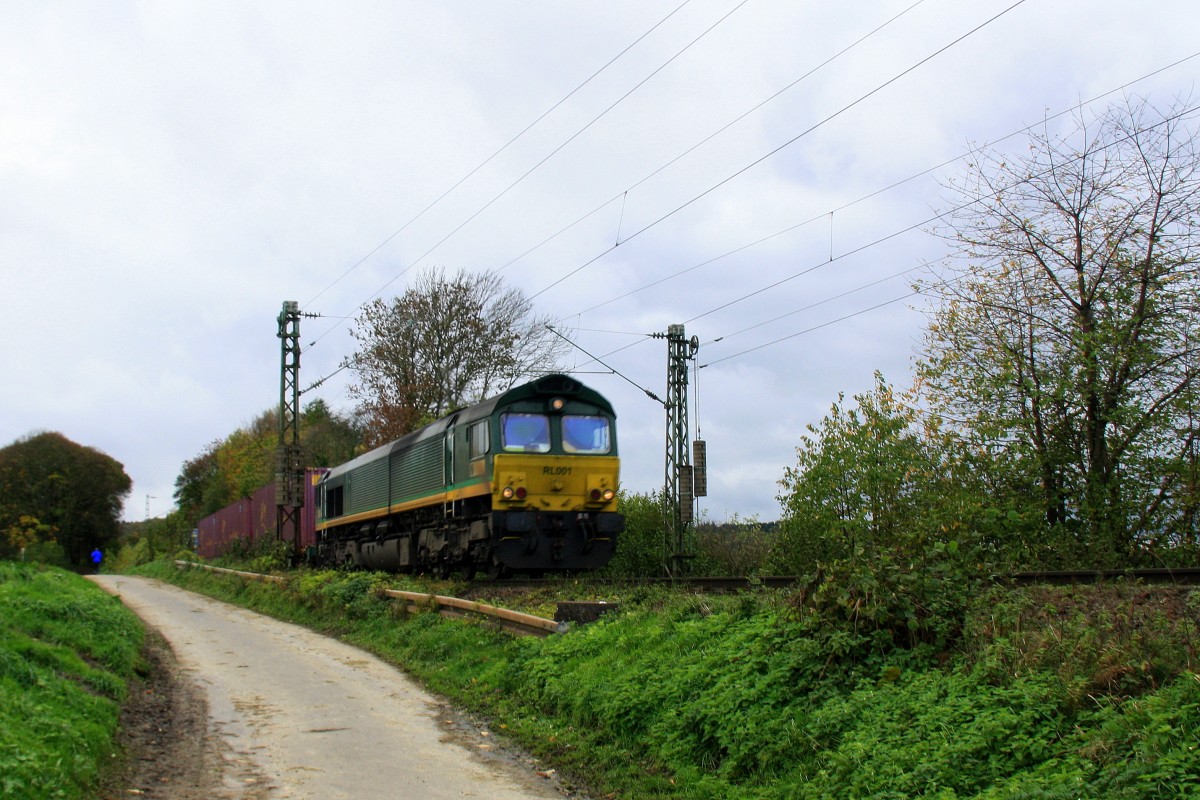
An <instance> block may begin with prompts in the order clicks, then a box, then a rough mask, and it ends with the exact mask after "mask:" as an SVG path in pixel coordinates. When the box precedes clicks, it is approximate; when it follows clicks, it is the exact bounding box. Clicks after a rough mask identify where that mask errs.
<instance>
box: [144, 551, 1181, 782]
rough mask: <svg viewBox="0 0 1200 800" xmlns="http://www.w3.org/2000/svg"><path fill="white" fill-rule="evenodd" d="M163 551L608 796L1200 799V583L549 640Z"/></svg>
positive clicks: (640, 620) (770, 599)
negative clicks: (863, 626)
mask: <svg viewBox="0 0 1200 800" xmlns="http://www.w3.org/2000/svg"><path fill="white" fill-rule="evenodd" d="M153 570H154V571H155V572H157V573H158V574H159V575H160V576H162V577H166V578H168V579H170V580H173V581H176V582H180V583H183V584H185V585H189V586H191V587H192V588H197V589H200V590H201V591H205V592H207V593H209V594H214V595H218V596H222V597H224V598H226V599H229V600H233V601H234V602H238V603H242V604H245V605H248V606H252V607H256V608H259V609H262V610H265V611H267V612H269V613H272V614H275V615H277V616H280V617H284V618H288V619H292V620H295V621H298V622H301V623H304V624H307V625H310V626H313V627H315V628H317V629H320V630H323V631H326V632H330V633H335V634H337V635H339V636H341V637H343V638H345V639H347V640H349V641H352V642H354V643H356V644H358V645H360V646H362V647H364V648H367V649H370V650H372V651H374V652H376V653H379V654H381V655H383V656H384V657H386V658H389V659H391V660H392V661H394V662H395V663H397V664H400V665H402V666H403V667H404V668H405V669H406V670H407V671H409V672H410V673H411V674H413V675H415V676H416V677H418V678H419V679H420V680H422V681H423V682H424V683H426V684H427V685H428V686H429V687H430V688H431V689H433V690H435V691H437V692H440V693H443V694H445V695H448V696H450V697H452V698H454V699H455V700H456V701H458V702H460V703H462V704H463V705H465V706H466V707H468V708H470V709H472V710H475V711H478V712H481V713H484V714H486V715H488V716H490V717H491V718H492V720H493V725H494V726H495V727H496V728H498V729H501V730H504V731H505V732H507V733H508V734H510V735H511V736H513V737H514V738H516V739H517V740H519V741H520V742H521V743H522V744H524V745H525V746H527V747H529V748H530V749H532V750H533V751H534V752H535V753H537V754H539V755H541V756H543V757H544V758H546V759H548V760H550V761H551V762H552V763H554V764H555V765H556V766H557V767H558V768H559V769H560V770H563V771H566V772H568V773H569V774H573V775H575V776H577V777H578V778H579V779H580V780H581V781H583V782H585V783H587V784H588V785H589V786H590V787H591V788H592V790H593V792H594V793H595V794H596V795H597V796H610V797H627V798H714V799H715V798H764V800H769V799H774V798H780V800H782V798H846V797H878V798H908V797H938V798H968V797H970V798H1018V797H1020V798H1025V797H1042V798H1058V797H1062V798H1078V797H1105V798H1158V797H1195V796H1200V677H1198V676H1197V675H1196V669H1197V667H1196V663H1195V659H1196V647H1197V644H1198V643H1200V636H1198V634H1197V624H1196V623H1197V618H1198V616H1200V593H1195V592H1190V593H1189V592H1187V591H1183V590H1150V589H1142V588H1139V587H1134V586H1108V587H1087V588H1079V589H1054V590H1051V589H1033V590H1027V589H1021V590H1014V589H993V590H991V591H990V592H989V593H987V594H986V595H985V596H979V597H977V598H976V599H975V601H974V605H973V606H972V607H971V608H969V609H966V610H965V612H964V616H963V624H962V626H961V630H960V631H959V633H958V636H957V638H956V640H955V641H954V642H953V643H951V644H950V645H946V643H941V644H940V645H938V646H933V645H917V646H910V647H905V648H898V647H896V646H895V645H893V644H891V641H892V640H891V639H890V638H889V637H888V636H885V635H884V633H885V632H882V631H879V630H874V631H868V630H857V631H856V630H855V629H853V627H847V626H837V625H830V624H829V623H828V621H827V620H822V619H821V618H820V617H819V616H818V615H816V614H814V613H811V612H810V611H809V610H807V609H805V608H804V607H803V605H801V604H799V603H798V602H797V601H796V599H795V598H794V597H789V596H787V595H784V594H770V593H763V594H755V595H744V596H738V597H697V596H691V595H680V594H672V593H670V592H667V591H662V590H647V589H633V590H630V591H629V592H628V593H627V594H626V595H625V596H623V597H619V598H614V597H610V598H609V599H615V600H620V602H621V613H620V614H618V615H615V616H613V617H612V618H609V619H606V620H605V621H602V622H600V623H595V624H592V625H589V626H586V627H584V628H581V629H579V630H576V631H574V632H572V633H569V634H567V635H565V636H556V637H551V638H548V639H544V640H539V639H514V638H511V637H509V636H507V635H505V634H500V633H497V632H494V631H492V630H490V629H488V628H487V627H485V626H483V625H480V624H474V623H466V622H462V621H452V620H444V619H442V618H440V617H438V616H436V615H433V614H416V615H412V616H408V615H405V614H403V613H400V612H399V611H398V610H397V608H396V607H395V606H394V605H392V604H390V603H388V602H387V601H385V600H381V599H380V598H379V597H378V596H377V594H376V593H375V591H374V590H375V588H376V587H377V586H379V585H381V584H382V583H384V582H387V581H388V579H386V578H384V577H382V576H374V575H369V574H365V573H357V574H339V573H333V572H319V573H300V574H298V575H296V576H293V577H292V578H291V579H290V580H289V582H288V583H287V584H286V585H285V586H283V587H277V586H271V585H264V584H244V583H242V582H241V581H239V580H237V579H230V578H223V577H214V576H209V575H206V574H202V573H199V572H195V571H193V572H189V573H177V572H176V571H175V570H174V569H173V568H169V567H164V566H157V567H154V568H153ZM534 602H536V603H538V604H544V603H545V598H536V599H535V600H534ZM507 604H508V605H512V602H511V599H510V602H508V603H507Z"/></svg>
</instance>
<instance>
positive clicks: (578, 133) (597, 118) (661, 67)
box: [313, 0, 1024, 344]
mask: <svg viewBox="0 0 1200 800" xmlns="http://www.w3.org/2000/svg"><path fill="white" fill-rule="evenodd" d="M1020 1H1021V2H1024V0H1020ZM748 2H750V0H742V1H741V2H740V3H738V4H737V5H736V6H734V7H733V8H732V9H730V10H729V11H728V12H726V13H725V14H724V15H723V16H721V17H720V18H719V19H718V20H717V21H716V22H714V23H713V24H712V25H710V26H709V27H708V28H706V29H705V30H704V31H703V32H701V33H700V34H699V35H698V36H696V37H695V38H693V39H692V40H691V41H690V42H688V43H687V44H686V45H684V46H683V48H681V49H680V50H678V51H676V52H675V54H674V55H672V56H671V57H670V58H668V59H667V60H666V61H664V62H663V63H662V64H660V65H659V66H658V67H656V68H655V69H654V70H653V71H651V72H650V74H648V75H647V76H646V77H644V78H642V80H640V81H638V82H637V83H636V84H635V85H634V86H633V88H631V89H629V90H628V91H627V92H625V93H624V94H623V95H621V96H620V97H618V98H617V99H616V100H615V101H613V102H612V103H611V104H610V105H609V106H607V107H606V108H605V109H604V110H603V111H601V112H600V113H599V114H597V115H596V116H595V117H593V118H592V119H591V121H589V122H588V123H586V124H585V125H584V126H583V127H582V128H580V129H579V130H577V131H575V133H573V134H571V135H570V136H569V137H567V139H566V140H565V141H564V142H562V143H561V144H559V145H558V146H557V147H556V148H554V149H553V150H551V151H550V152H549V153H548V154H547V155H546V156H544V157H543V158H542V159H541V160H540V161H538V162H537V163H536V164H534V165H533V166H532V167H530V168H529V169H528V170H526V171H525V172H524V173H522V174H521V176H520V177H518V178H517V179H516V180H515V181H513V182H512V183H510V184H509V185H508V186H507V187H505V188H504V189H503V190H501V191H500V193H499V194H497V195H495V196H494V197H492V199H491V200H488V201H487V202H486V203H484V204H483V206H481V207H480V208H479V209H477V210H476V211H475V212H474V213H473V214H471V215H470V216H469V217H467V218H466V219H465V220H463V221H462V222H460V223H459V224H458V225H457V226H456V227H455V228H454V229H453V230H451V231H450V232H449V233H447V234H446V235H445V236H443V237H442V238H441V239H439V240H438V241H437V242H436V243H434V244H433V246H431V247H430V248H429V249H428V250H426V251H425V252H424V253H422V254H421V255H419V256H418V257H417V258H415V259H414V260H412V261H411V262H409V264H408V266H406V267H405V268H404V269H403V270H401V271H400V272H399V273H397V274H396V275H395V276H393V277H392V278H391V280H389V281H387V282H386V283H384V284H383V286H380V287H379V288H378V289H377V290H375V292H374V293H372V294H371V296H370V297H368V298H367V299H365V300H363V301H362V302H361V303H359V304H358V305H357V306H356V308H362V307H364V306H365V305H366V304H367V303H369V302H371V301H372V300H374V299H375V298H376V297H378V296H379V295H380V294H382V293H383V292H384V290H386V289H387V288H388V287H389V286H391V285H392V284H393V283H395V282H396V281H398V280H399V279H400V278H402V277H404V275H405V274H407V273H408V271H409V270H411V269H412V268H413V267H415V266H416V265H417V264H419V263H421V262H422V261H424V260H425V259H426V258H427V257H429V255H430V254H432V253H433V252H434V251H435V250H437V249H438V248H439V247H441V246H442V245H443V244H445V243H446V242H447V241H449V239H450V238H451V237H453V236H455V235H456V234H457V233H458V232H459V231H461V230H462V229H463V228H465V227H466V226H467V225H469V224H471V222H473V221H474V220H475V219H477V218H478V217H479V215H481V214H482V213H483V212H485V211H487V210H488V209H489V208H491V207H492V206H493V205H494V204H495V203H496V202H497V201H499V200H500V199H501V198H502V197H504V196H505V195H507V194H508V193H509V192H510V191H512V190H513V189H515V188H516V187H517V186H518V185H520V184H521V183H522V182H523V181H524V180H525V179H526V178H528V177H529V176H530V175H532V174H533V173H534V172H535V171H536V170H537V169H539V168H540V167H541V166H542V165H544V164H545V163H546V162H547V161H549V160H550V159H551V158H553V157H554V156H555V155H557V154H558V153H559V152H561V151H562V150H563V149H564V148H565V147H566V146H567V145H569V144H570V143H571V142H573V141H574V140H575V139H577V138H578V137H579V136H581V135H582V134H583V133H584V132H585V131H587V130H588V129H589V128H591V127H592V126H593V125H594V124H596V123H597V122H598V121H600V120H601V119H602V118H603V117H604V116H605V115H607V114H608V113H609V112H610V111H612V110H613V109H614V108H616V107H617V106H618V105H620V104H621V103H622V102H624V101H625V100H626V99H628V98H629V96H630V95H632V94H633V93H634V92H636V91H637V90H638V89H640V88H641V87H642V86H644V85H645V84H646V83H647V82H649V81H650V80H651V79H652V78H653V77H654V76H655V75H657V74H659V73H660V72H662V71H663V70H664V69H666V67H667V66H668V65H670V64H671V63H672V62H674V61H675V60H676V59H677V58H679V57H680V56H681V55H683V54H684V53H686V52H687V51H688V50H690V49H691V48H692V47H693V46H695V44H696V43H697V42H699V41H700V40H701V39H703V38H704V37H705V36H707V35H708V34H709V33H711V32H712V31H713V30H715V29H716V28H717V27H718V26H719V25H720V24H721V23H723V22H724V21H725V20H727V19H729V17H731V16H732V15H733V14H734V13H735V12H736V11H738V10H739V9H741V8H742V7H743V6H745V5H746V4H747V3H748ZM332 330H333V329H332V328H331V329H330V330H329V331H326V332H325V333H323V334H321V335H320V336H318V337H317V338H316V339H314V340H313V344H315V343H316V342H318V341H320V340H321V339H323V338H324V337H325V336H327V335H328V334H329V332H330V331H332Z"/></svg>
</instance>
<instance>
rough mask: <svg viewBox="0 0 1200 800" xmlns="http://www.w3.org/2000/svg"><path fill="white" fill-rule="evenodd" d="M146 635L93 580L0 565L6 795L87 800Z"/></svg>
mask: <svg viewBox="0 0 1200 800" xmlns="http://www.w3.org/2000/svg"><path fill="white" fill-rule="evenodd" d="M142 637H143V631H142V628H141V625H140V623H139V622H138V620H137V618H136V617H135V616H134V615H133V614H132V613H131V612H129V611H127V610H126V609H125V607H124V606H122V605H121V603H120V601H118V600H117V599H116V598H114V597H112V596H110V595H108V594H107V593H105V592H104V591H102V590H101V589H100V588H99V587H97V586H96V585H95V584H93V583H91V582H90V581H87V580H85V579H84V578H82V577H80V576H78V575H76V574H74V573H71V572H66V571H63V570H60V569H55V568H47V567H43V566H40V565H32V564H31V565H26V564H16V563H12V562H0V796H3V797H12V798H28V800H42V798H54V799H55V800H73V799H74V798H81V797H88V796H90V795H89V793H90V792H91V790H92V789H93V788H94V786H95V784H96V781H97V780H98V778H99V777H100V774H101V771H102V770H103V769H105V768H106V765H108V764H109V763H111V762H112V760H113V747H112V742H113V737H114V734H115V732H116V730H117V719H118V714H119V712H120V706H121V702H122V701H123V700H124V698H125V694H126V687H127V684H128V681H129V680H130V678H131V677H132V676H133V674H134V669H135V666H136V662H137V658H138V653H139V651H140V649H141V643H142Z"/></svg>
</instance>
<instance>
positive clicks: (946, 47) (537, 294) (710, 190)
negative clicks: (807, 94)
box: [530, 0, 1026, 299]
mask: <svg viewBox="0 0 1200 800" xmlns="http://www.w3.org/2000/svg"><path fill="white" fill-rule="evenodd" d="M1025 2H1026V0H1017V1H1016V2H1015V3H1013V4H1012V5H1010V6H1008V7H1007V8H1005V9H1004V10H1002V11H1000V12H998V13H996V14H995V15H993V16H991V17H989V18H988V19H987V20H985V21H983V22H981V23H979V24H978V25H976V26H975V27H973V28H971V30H969V31H967V32H966V33H964V34H962V35H960V36H958V37H957V38H955V39H954V40H953V41H951V42H950V43H948V44H945V45H943V46H942V47H940V48H938V49H937V50H935V51H934V52H932V53H930V54H929V55H927V56H925V57H924V58H922V59H920V60H919V61H917V62H916V63H915V64H912V65H911V66H909V67H907V68H906V69H904V70H903V71H901V72H899V73H897V74H896V75H893V76H892V77H891V78H888V79H887V80H886V81H884V82H883V83H881V84H879V85H878V86H876V87H875V88H874V89H871V90H870V91H869V92H867V93H866V94H864V95H861V96H860V97H859V98H858V99H856V100H854V101H852V102H850V103H847V104H846V105H844V106H842V107H841V108H840V109H838V110H837V111H835V112H833V113H832V114H830V115H829V116H827V117H825V118H823V119H821V120H820V121H818V122H816V123H814V124H812V125H811V126H809V127H808V128H806V129H805V130H803V131H801V132H800V133H798V134H796V135H795V136H793V137H792V138H790V139H788V140H787V141H786V142H784V143H783V144H781V145H779V146H777V147H775V148H774V149H773V150H771V151H770V152H768V153H766V154H765V155H762V156H760V157H759V158H757V159H755V160H754V161H751V162H750V163H749V164H747V165H745V166H744V167H741V168H740V169H738V170H737V171H735V172H734V173H732V174H731V175H729V176H727V177H725V178H723V179H722V180H720V181H718V182H717V183H715V184H713V185H712V186H710V187H708V188H707V189H705V190H704V191H702V192H700V193H699V194H697V195H695V196H694V197H692V198H691V199H690V200H687V201H686V202H684V203H682V204H681V205H679V206H677V207H676V208H674V209H672V210H671V211H668V212H667V213H666V214H663V215H662V216H661V217H659V218H658V219H656V220H654V221H653V222H650V223H648V224H646V225H645V226H643V227H642V228H640V229H638V230H637V231H635V232H634V233H632V234H630V235H629V236H627V237H626V238H625V239H624V240H623V241H622V242H621V244H625V243H627V242H629V241H631V240H633V239H636V238H637V237H639V236H641V235H642V234H643V233H645V232H646V231H648V230H650V229H652V228H654V227H657V226H658V225H660V224H662V223H663V222H665V221H666V220H668V219H670V218H671V217H673V216H675V215H676V214H678V213H679V212H680V211H683V210H684V209H685V208H688V207H689V206H691V205H692V204H693V203H695V202H697V201H698V200H700V199H702V198H704V197H707V196H708V195H710V194H712V193H713V192H715V191H716V190H717V189H719V188H721V187H722V186H724V185H725V184H727V183H729V182H730V181H732V180H734V179H735V178H737V177H739V176H740V175H743V174H745V173H746V172H748V171H750V170H751V169H753V168H754V167H756V166H758V165H759V164H761V163H762V162H764V161H766V160H767V159H769V158H771V157H772V156H774V155H776V154H777V153H780V152H782V151H783V150H785V149H787V148H788V147H790V146H792V145H793V144H795V143H796V142H798V141H800V140H801V139H803V138H804V137H805V136H807V135H808V134H810V133H812V132H813V131H815V130H817V129H818V128H820V127H821V126H823V125H825V124H827V123H829V122H831V121H833V120H835V119H837V118H838V117H840V116H841V115H842V114H844V113H846V112H847V111H849V110H850V109H852V108H854V107H855V106H857V105H858V104H860V103H862V102H863V101H865V100H867V99H868V98H870V97H872V96H873V95H875V94H878V93H879V92H880V91H882V90H883V89H885V88H887V87H888V86H890V85H892V84H893V83H895V82H896V81H898V80H900V79H901V78H903V77H904V76H905V75H908V74H909V73H910V72H913V71H914V70H916V69H918V68H919V67H921V66H922V65H924V64H927V63H928V62H930V61H932V60H933V59H934V58H937V57H938V56H939V55H941V54H942V53H944V52H946V51H947V50H949V49H950V48H952V47H954V46H955V45H957V44H959V43H960V42H962V41H964V40H965V39H967V38H969V37H970V36H972V35H973V34H975V33H977V32H978V31H980V30H983V29H984V28H986V27H987V26H988V25H990V24H992V23H993V22H995V21H996V20H998V19H1000V18H1001V17H1003V16H1004V15H1005V14H1008V13H1009V12H1010V11H1012V10H1013V9H1015V8H1017V7H1018V6H1020V5H1023V4H1024V3H1025ZM617 247H618V245H613V246H612V247H609V248H607V249H606V250H604V251H603V252H601V253H599V254H598V255H596V256H594V257H593V258H591V259H589V260H588V261H586V262H584V263H583V264H581V265H579V266H578V267H576V268H575V269H573V270H571V271H570V272H568V273H567V274H565V275H563V276H561V277H560V278H558V280H556V281H554V282H553V283H551V284H550V285H548V286H546V287H545V288H543V289H541V290H540V291H538V292H535V293H534V294H533V295H531V296H530V299H534V298H537V297H540V296H541V295H543V294H545V293H546V292H548V291H550V290H551V289H553V288H554V287H555V286H558V285H559V284H560V283H562V282H563V281H565V280H567V279H568V278H570V277H572V276H574V275H576V274H578V273H579V272H581V271H582V270H584V269H586V268H587V267H590V266H591V265H592V264H594V263H596V262H597V261H599V260H600V259H601V258H603V257H604V256H606V255H608V254H609V253H611V252H613V251H614V250H616V249H617Z"/></svg>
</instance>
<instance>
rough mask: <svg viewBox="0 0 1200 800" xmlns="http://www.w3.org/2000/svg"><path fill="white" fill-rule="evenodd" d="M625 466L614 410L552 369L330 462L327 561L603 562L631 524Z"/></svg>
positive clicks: (324, 497) (325, 495)
mask: <svg viewBox="0 0 1200 800" xmlns="http://www.w3.org/2000/svg"><path fill="white" fill-rule="evenodd" d="M619 466H620V462H619V459H618V457H617V436H616V415H615V414H614V412H613V409H612V406H611V405H610V404H609V403H608V401H607V400H605V399H604V398H603V397H602V396H601V395H600V394H598V393H597V392H595V391H594V390H592V389H589V388H587V387H586V386H584V385H583V384H581V383H580V382H578V381H576V380H575V379H574V378H571V377H569V376H566V375H548V376H546V377H543V378H540V379H537V380H534V381H531V382H529V383H527V384H523V385H521V386H517V387H514V388H512V389H510V390H508V391H507V392H504V393H503V394H500V395H498V396H496V397H493V398H490V399H488V400H485V401H483V402H482V403H479V404H476V405H474V406H471V407H469V408H465V409H460V410H459V411H457V412H455V413H454V414H452V415H450V416H448V417H446V418H444V419H441V420H438V421H437V422H434V423H432V424H430V425H427V426H425V427H424V428H421V429H419V430H417V431H414V432H412V433H410V434H408V435H406V436H404V437H403V438H401V439H398V440H397V441H395V442H392V443H390V444H388V445H384V446H383V447H381V448H378V449H377V450H374V451H372V452H370V453H367V454H365V455H363V456H360V457H359V458H357V459H355V460H354V461H352V462H349V463H347V464H343V465H341V466H339V467H335V468H334V469H332V470H331V471H330V473H329V474H328V475H327V476H326V479H325V481H324V482H323V484H322V486H321V491H320V499H321V514H320V516H319V519H318V522H317V529H318V539H319V545H320V549H321V550H322V557H323V558H324V559H325V560H327V561H328V560H332V561H335V562H338V563H354V564H358V565H360V566H366V567H371V568H377V569H400V570H403V569H417V570H424V569H433V570H434V571H439V572H441V571H446V570H448V569H457V568H462V569H464V570H465V571H467V572H473V571H474V570H475V569H476V568H482V569H486V570H487V571H489V572H491V573H493V574H496V573H500V572H504V571H522V572H543V571H553V570H586V569H597V568H599V567H603V566H604V565H605V564H607V563H608V561H609V560H610V559H611V558H612V555H613V552H614V550H615V547H616V541H617V534H619V533H620V532H621V531H622V530H624V517H622V516H621V514H620V513H618V511H617V486H618V483H617V481H618V473H619Z"/></svg>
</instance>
